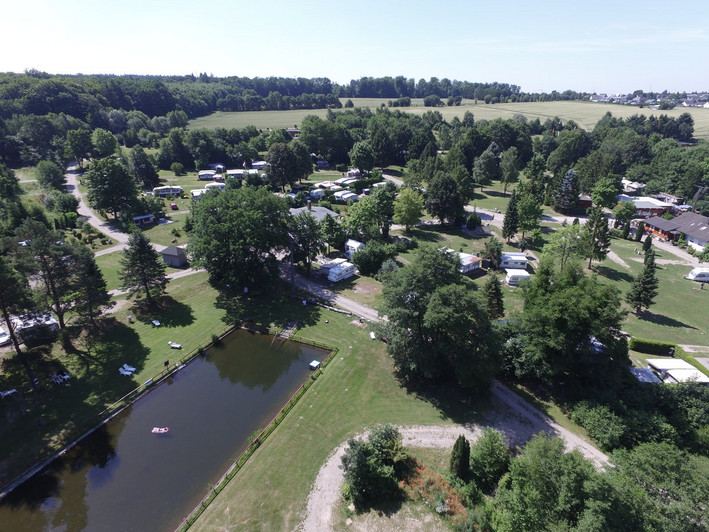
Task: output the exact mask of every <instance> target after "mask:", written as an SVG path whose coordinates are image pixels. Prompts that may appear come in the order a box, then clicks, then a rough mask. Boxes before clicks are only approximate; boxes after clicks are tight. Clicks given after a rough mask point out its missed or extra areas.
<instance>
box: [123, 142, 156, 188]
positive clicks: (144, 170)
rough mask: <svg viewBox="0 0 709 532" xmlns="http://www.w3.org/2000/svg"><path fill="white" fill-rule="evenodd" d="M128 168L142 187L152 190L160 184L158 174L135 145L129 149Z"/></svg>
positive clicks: (140, 149)
mask: <svg viewBox="0 0 709 532" xmlns="http://www.w3.org/2000/svg"><path fill="white" fill-rule="evenodd" d="M128 167H129V168H130V172H131V174H133V177H135V179H136V180H137V181H138V182H140V183H142V184H143V186H144V187H146V188H151V189H152V188H153V187H156V186H158V185H159V184H160V179H159V178H158V172H157V170H155V166H153V163H152V161H151V160H150V157H148V154H147V153H145V150H144V149H143V148H142V146H139V145H136V146H133V147H132V148H131V150H130V154H129V155H128Z"/></svg>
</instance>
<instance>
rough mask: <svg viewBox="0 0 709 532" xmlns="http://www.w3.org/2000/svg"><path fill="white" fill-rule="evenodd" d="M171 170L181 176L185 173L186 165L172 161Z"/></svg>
mask: <svg viewBox="0 0 709 532" xmlns="http://www.w3.org/2000/svg"><path fill="white" fill-rule="evenodd" d="M170 171H171V172H172V173H173V174H175V175H176V176H178V177H179V176H181V175H184V174H185V167H184V165H183V164H182V163H172V164H171V165H170Z"/></svg>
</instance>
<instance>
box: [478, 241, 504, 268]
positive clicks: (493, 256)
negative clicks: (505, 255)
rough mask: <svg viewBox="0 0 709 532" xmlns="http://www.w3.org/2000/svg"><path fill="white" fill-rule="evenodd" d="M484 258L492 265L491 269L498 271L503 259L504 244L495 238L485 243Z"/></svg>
mask: <svg viewBox="0 0 709 532" xmlns="http://www.w3.org/2000/svg"><path fill="white" fill-rule="evenodd" d="M482 258H483V259H485V260H487V261H488V262H489V263H490V268H492V269H493V270H497V268H499V267H500V260H501V259H502V242H500V241H499V240H498V239H497V238H495V237H494V236H493V237H491V238H489V239H488V240H486V241H485V246H484V247H483V252H482Z"/></svg>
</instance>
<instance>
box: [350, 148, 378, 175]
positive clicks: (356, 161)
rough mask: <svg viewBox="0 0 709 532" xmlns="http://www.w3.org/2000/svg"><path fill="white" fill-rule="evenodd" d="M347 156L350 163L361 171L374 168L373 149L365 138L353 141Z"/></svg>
mask: <svg viewBox="0 0 709 532" xmlns="http://www.w3.org/2000/svg"><path fill="white" fill-rule="evenodd" d="M349 156H350V162H351V163H352V165H353V166H354V167H355V168H359V169H360V170H361V171H362V172H369V171H371V170H372V168H374V150H373V149H372V145H371V144H370V143H369V141H367V140H360V141H358V142H355V143H354V146H352V149H351V150H350V153H349Z"/></svg>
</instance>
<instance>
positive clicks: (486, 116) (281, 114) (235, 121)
mask: <svg viewBox="0 0 709 532" xmlns="http://www.w3.org/2000/svg"><path fill="white" fill-rule="evenodd" d="M351 99H352V102H353V103H354V105H355V107H370V108H372V109H375V108H378V107H381V105H382V104H384V105H386V104H387V102H388V101H389V99H386V98H382V99H379V98H351ZM346 100H347V98H343V99H342V101H343V103H344V102H345V101H346ZM391 109H392V110H395V109H398V110H400V111H404V112H407V113H416V114H423V113H426V112H428V111H432V110H435V111H438V112H439V113H441V115H442V116H443V119H444V120H446V121H450V120H452V119H453V117H456V116H457V117H458V118H462V117H463V115H464V114H465V112H466V111H470V112H471V113H473V115H474V116H475V119H476V120H494V119H495V118H504V119H508V118H512V117H513V116H514V115H516V114H521V115H524V116H526V117H527V118H528V119H530V120H533V119H535V118H539V120H541V121H542V122H544V121H545V120H546V119H547V118H554V117H555V116H558V117H559V118H561V119H562V120H574V121H575V122H577V123H578V124H579V126H581V127H582V128H584V129H586V130H591V129H593V127H594V126H595V125H596V123H597V122H598V121H599V120H600V119H601V118H602V117H603V115H605V114H606V113H607V112H610V113H611V114H613V116H616V117H622V118H627V117H629V116H632V115H635V114H642V115H645V116H650V115H655V116H659V115H661V114H665V115H667V116H670V117H678V116H679V115H680V114H682V113H685V112H686V113H689V114H691V115H692V118H693V119H694V135H695V137H696V138H700V139H708V138H709V109H701V108H675V109H670V110H668V111H653V110H652V109H646V108H642V109H640V108H638V107H634V106H629V105H614V104H607V103H593V102H578V101H559V102H526V103H500V104H485V103H480V102H478V103H477V104H475V102H474V101H473V100H463V104H462V105H460V106H454V107H447V106H446V107H437V108H435V109H434V108H432V107H424V106H423V100H421V99H412V106H411V107H396V108H391ZM327 111H328V110H327V109H299V110H295V111H246V112H241V113H225V112H216V113H213V114H211V115H209V116H203V117H199V118H195V119H194V120H191V121H190V122H189V125H188V128H189V129H200V128H217V127H225V128H239V129H240V128H244V127H246V126H249V125H253V126H255V127H256V128H258V129H273V128H288V127H298V126H300V124H301V122H302V121H303V118H305V117H306V116H308V115H315V116H319V117H320V118H324V117H325V116H327ZM334 111H335V112H337V111H339V110H338V109H335V110H334Z"/></svg>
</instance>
